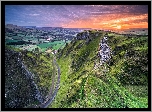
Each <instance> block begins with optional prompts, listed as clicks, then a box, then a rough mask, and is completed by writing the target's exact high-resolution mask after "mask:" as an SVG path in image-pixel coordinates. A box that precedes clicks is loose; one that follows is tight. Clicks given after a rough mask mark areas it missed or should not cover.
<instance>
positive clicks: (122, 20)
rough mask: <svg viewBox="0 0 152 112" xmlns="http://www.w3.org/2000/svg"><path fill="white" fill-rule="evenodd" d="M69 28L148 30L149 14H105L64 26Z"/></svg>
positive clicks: (71, 22)
mask: <svg viewBox="0 0 152 112" xmlns="http://www.w3.org/2000/svg"><path fill="white" fill-rule="evenodd" d="M62 26H63V27H69V28H103V29H112V30H116V29H122V30H123V29H129V28H148V14H143V15H133V14H132V15H131V14H104V15H97V16H90V17H88V18H87V19H81V18H79V19H78V20H74V21H70V22H69V23H68V24H63V25H62Z"/></svg>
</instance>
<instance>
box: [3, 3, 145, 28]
mask: <svg viewBox="0 0 152 112" xmlns="http://www.w3.org/2000/svg"><path fill="white" fill-rule="evenodd" d="M5 24H14V25H18V26H43V27H67V28H101V29H110V30H111V29H112V30H123V29H129V28H148V6H147V5H6V6H5Z"/></svg>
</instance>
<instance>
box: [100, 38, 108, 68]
mask: <svg viewBox="0 0 152 112" xmlns="http://www.w3.org/2000/svg"><path fill="white" fill-rule="evenodd" d="M107 40H108V37H107V36H105V37H104V38H103V39H102V40H101V41H100V44H99V45H100V50H99V52H98V53H99V56H100V65H102V64H103V63H105V62H106V61H108V60H109V59H110V58H111V55H110V54H111V50H110V47H109V46H108V44H107Z"/></svg>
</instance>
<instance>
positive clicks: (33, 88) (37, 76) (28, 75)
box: [5, 46, 56, 108]
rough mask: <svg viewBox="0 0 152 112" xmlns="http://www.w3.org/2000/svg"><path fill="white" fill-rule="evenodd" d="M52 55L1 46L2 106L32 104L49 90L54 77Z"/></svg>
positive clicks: (44, 98) (42, 98)
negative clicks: (3, 55) (2, 54)
mask: <svg viewBox="0 0 152 112" xmlns="http://www.w3.org/2000/svg"><path fill="white" fill-rule="evenodd" d="M55 74H56V69H55V68H54V65H53V56H52V55H51V54H48V53H41V52H39V50H38V49H35V51H33V52H31V51H23V50H19V49H16V48H12V47H8V46H6V48H5V107H6V108H28V107H35V106H36V105H39V104H41V103H43V102H45V101H46V99H47V97H49V95H50V94H51V92H53V90H54V86H52V84H53V83H55V82H56V78H54V80H52V79H53V77H56V76H55Z"/></svg>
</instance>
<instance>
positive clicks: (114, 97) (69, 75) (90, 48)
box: [49, 31, 148, 108]
mask: <svg viewBox="0 0 152 112" xmlns="http://www.w3.org/2000/svg"><path fill="white" fill-rule="evenodd" d="M90 32H91V36H90V39H91V41H90V42H89V43H86V40H73V41H72V42H71V43H69V44H67V45H66V47H65V48H64V49H63V50H60V51H59V53H58V64H59V66H60V69H61V82H60V89H59V91H58V93H57V96H56V98H55V101H54V102H53V103H52V104H51V105H50V106H49V107H50V108H51V107H53V108H71V107H74V108H89V107H96V108H125V107H129V108H147V107H148V101H147V100H148V95H147V94H148V91H147V88H148V87H147V84H148V81H147V79H148V69H147V66H148V65H147V64H148V57H147V55H148V44H147V40H148V38H147V37H127V36H126V37H125V36H122V35H116V34H112V33H111V34H108V35H109V40H108V45H109V46H110V47H111V49H112V51H113V55H112V58H111V59H110V60H109V62H107V63H106V64H104V65H102V66H100V67H99V68H98V69H94V63H99V57H98V56H97V53H98V47H99V42H100V40H101V39H102V38H103V37H104V35H105V32H102V31H100V32H99V35H98V36H95V34H96V33H97V32H95V31H90Z"/></svg>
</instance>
